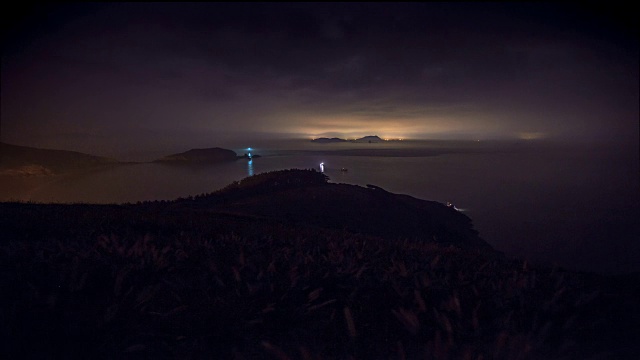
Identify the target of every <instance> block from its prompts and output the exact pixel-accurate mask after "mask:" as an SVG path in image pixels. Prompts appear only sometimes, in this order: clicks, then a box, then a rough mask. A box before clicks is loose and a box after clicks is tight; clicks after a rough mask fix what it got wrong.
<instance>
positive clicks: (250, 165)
mask: <svg viewBox="0 0 640 360" xmlns="http://www.w3.org/2000/svg"><path fill="white" fill-rule="evenodd" d="M247 175H248V176H253V159H249V161H247Z"/></svg>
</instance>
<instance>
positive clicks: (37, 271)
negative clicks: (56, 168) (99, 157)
mask: <svg viewBox="0 0 640 360" xmlns="http://www.w3.org/2000/svg"><path fill="white" fill-rule="evenodd" d="M378 223H380V224H378ZM403 227H405V228H410V229H411V230H403V229H402V228H403ZM0 229H2V231H1V236H0V264H2V266H0V293H1V294H2V296H0V319H2V321H0V336H2V338H3V339H4V340H5V341H4V343H3V347H2V358H6V359H48V358H56V359H57V358H63V359H92V358H101V359H102V358H105V359H143V358H144V359H147V358H148V359H175V358H180V359H187V358H188V359H209V358H216V359H218V358H220V359H505V360H506V359H585V358H589V359H635V358H637V355H638V354H639V353H640V345H639V344H638V341H637V336H636V335H635V334H636V333H637V327H638V323H640V306H638V298H640V279H639V278H638V275H637V274H635V275H629V276H627V277H608V276H599V275H595V274H585V273H576V272H570V271H565V270H563V269H559V268H554V269H550V268H543V267H538V266H535V265H532V264H528V263H527V262H526V261H524V262H523V261H518V260H512V259H507V258H505V257H502V256H495V252H493V251H491V250H488V251H478V247H480V248H485V247H487V246H488V245H486V244H484V243H483V242H479V241H481V240H479V239H478V238H477V235H475V232H474V231H473V230H472V228H471V224H470V221H469V219H468V218H466V217H465V216H464V215H462V214H459V213H456V212H455V210H453V209H449V208H446V207H444V206H443V205H442V204H438V203H433V202H429V201H423V200H418V199H414V198H411V197H408V196H404V195H396V194H391V193H388V192H386V191H384V190H382V189H380V188H376V187H371V188H368V189H367V188H361V187H356V186H345V185H341V184H330V183H327V179H326V177H325V176H324V175H323V174H321V173H317V172H314V171H302V170H288V171H279V172H273V173H267V174H261V175H257V176H254V177H250V178H246V179H244V180H242V181H239V182H236V183H234V184H231V185H229V186H228V187H227V188H225V189H223V190H221V191H217V192H215V193H213V194H209V195H204V196H198V197H196V198H195V199H181V200H176V201H169V202H167V201H158V202H147V203H140V204H127V205H87V204H74V205H63V204H28V203H0ZM376 231H380V234H381V235H383V236H377V235H376V234H374V232H376ZM403 231H406V232H403ZM356 232H358V233H359V234H356ZM365 233H371V234H372V235H366V234H365ZM434 236H435V240H436V241H438V242H440V241H442V240H446V241H442V242H444V243H445V244H447V245H442V244H439V243H434V242H433V240H434ZM448 244H455V245H456V246H450V245H448ZM483 244H484V245H483Z"/></svg>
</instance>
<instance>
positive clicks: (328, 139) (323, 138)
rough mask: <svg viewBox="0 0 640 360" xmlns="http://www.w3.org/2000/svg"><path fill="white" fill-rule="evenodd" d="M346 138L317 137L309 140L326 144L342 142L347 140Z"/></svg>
mask: <svg viewBox="0 0 640 360" xmlns="http://www.w3.org/2000/svg"><path fill="white" fill-rule="evenodd" d="M347 141H348V140H345V139H340V138H335V137H334V138H325V137H322V138H317V139H313V140H311V142H315V143H320V144H328V143H342V142H347Z"/></svg>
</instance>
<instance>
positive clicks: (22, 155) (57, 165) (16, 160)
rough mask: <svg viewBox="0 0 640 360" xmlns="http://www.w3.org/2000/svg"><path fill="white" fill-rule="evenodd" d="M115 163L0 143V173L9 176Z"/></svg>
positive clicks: (49, 172)
mask: <svg viewBox="0 0 640 360" xmlns="http://www.w3.org/2000/svg"><path fill="white" fill-rule="evenodd" d="M115 163H118V161H117V160H115V159H111V158H107V157H102V156H95V155H89V154H83V153H80V152H76V151H67V150H53V149H38V148H33V147H28V146H18V145H11V144H6V143H0V172H2V173H5V174H10V175H11V174H13V175H30V174H32V175H50V174H54V173H60V172H65V171H72V170H81V169H86V168H92V167H97V166H103V165H109V164H115Z"/></svg>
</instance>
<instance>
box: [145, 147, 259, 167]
mask: <svg viewBox="0 0 640 360" xmlns="http://www.w3.org/2000/svg"><path fill="white" fill-rule="evenodd" d="M258 157H260V155H256V154H253V155H252V154H251V153H249V154H246V153H245V154H244V155H242V156H238V154H236V152H235V151H233V150H229V149H223V148H219V147H215V148H207V149H191V150H188V151H185V152H182V153H179V154H173V155H168V156H165V157H163V158H160V159H157V160H154V161H153V162H154V163H164V164H176V165H178V164H181V165H187V164H195V165H206V164H216V163H221V162H228V161H236V160H238V159H252V158H258Z"/></svg>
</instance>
